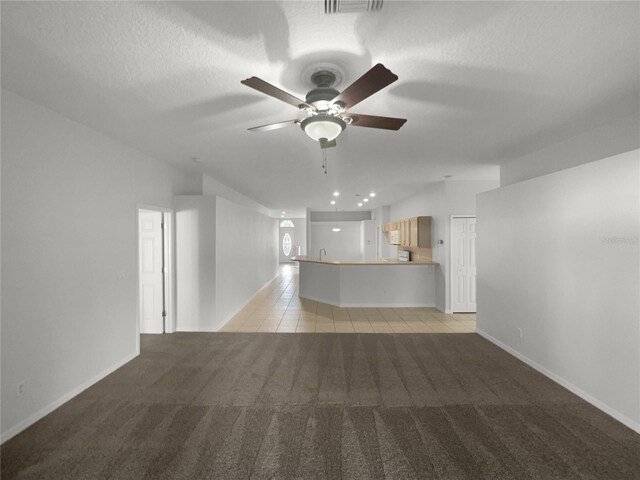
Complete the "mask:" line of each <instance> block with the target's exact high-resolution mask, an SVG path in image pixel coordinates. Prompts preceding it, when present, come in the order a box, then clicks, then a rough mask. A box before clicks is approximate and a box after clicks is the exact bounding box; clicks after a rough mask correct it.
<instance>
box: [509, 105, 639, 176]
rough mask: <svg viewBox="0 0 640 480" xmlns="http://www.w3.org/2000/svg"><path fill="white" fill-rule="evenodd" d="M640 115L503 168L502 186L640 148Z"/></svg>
mask: <svg viewBox="0 0 640 480" xmlns="http://www.w3.org/2000/svg"><path fill="white" fill-rule="evenodd" d="M639 131H640V117H639V116H638V115H637V114H634V115H630V116H628V117H625V118H621V119H619V120H617V121H616V122H612V123H609V124H606V125H601V126H599V127H597V128H594V129H591V130H589V131H586V132H583V133H581V134H579V135H575V136H574V137H571V138H569V139H565V140H563V141H561V142H558V143H555V144H553V145H549V146H548V147H547V148H543V149H542V150H538V151H536V152H533V153H530V154H528V155H524V156H522V157H520V158H517V159H515V160H512V161H510V162H506V163H504V164H503V165H501V166H500V184H501V185H503V186H505V185H511V184H512V183H516V182H521V181H522V180H526V179H528V178H535V177H539V176H540V175H546V174H548V173H552V172H557V171H560V170H563V169H565V168H570V167H575V166H577V165H581V164H583V163H588V162H592V161H594V160H599V159H602V158H606V157H610V156H612V155H617V154H619V153H623V152H628V151H630V150H635V149H637V148H639V147H640V135H638V132H639Z"/></svg>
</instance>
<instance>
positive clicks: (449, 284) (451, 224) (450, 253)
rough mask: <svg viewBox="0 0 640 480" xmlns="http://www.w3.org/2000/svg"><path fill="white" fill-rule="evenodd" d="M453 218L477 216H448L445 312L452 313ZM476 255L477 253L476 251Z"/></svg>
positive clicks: (474, 216) (472, 215)
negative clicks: (447, 297)
mask: <svg viewBox="0 0 640 480" xmlns="http://www.w3.org/2000/svg"><path fill="white" fill-rule="evenodd" d="M454 218H476V219H477V218H478V217H477V216H476V214H475V213H470V214H468V215H451V216H450V217H449V262H448V266H449V281H448V282H447V288H448V290H449V295H448V296H449V308H448V311H447V312H445V313H453V301H452V300H451V294H452V293H453V241H452V240H451V238H452V236H453V235H452V232H453V219H454ZM476 255H477V253H476Z"/></svg>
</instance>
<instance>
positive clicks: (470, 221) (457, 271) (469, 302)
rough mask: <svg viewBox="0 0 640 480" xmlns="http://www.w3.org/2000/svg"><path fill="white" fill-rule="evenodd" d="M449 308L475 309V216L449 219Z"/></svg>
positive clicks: (456, 309) (460, 310)
mask: <svg viewBox="0 0 640 480" xmlns="http://www.w3.org/2000/svg"><path fill="white" fill-rule="evenodd" d="M451 310H452V311H454V312H475V311H476V218H475V217H464V218H460V217H455V218H452V219H451Z"/></svg>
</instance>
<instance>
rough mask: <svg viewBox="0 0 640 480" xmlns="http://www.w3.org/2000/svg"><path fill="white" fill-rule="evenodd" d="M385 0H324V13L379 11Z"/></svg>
mask: <svg viewBox="0 0 640 480" xmlns="http://www.w3.org/2000/svg"><path fill="white" fill-rule="evenodd" d="M383 1H384V0H324V13H327V14H331V13H359V12H379V11H380V10H382V2H383Z"/></svg>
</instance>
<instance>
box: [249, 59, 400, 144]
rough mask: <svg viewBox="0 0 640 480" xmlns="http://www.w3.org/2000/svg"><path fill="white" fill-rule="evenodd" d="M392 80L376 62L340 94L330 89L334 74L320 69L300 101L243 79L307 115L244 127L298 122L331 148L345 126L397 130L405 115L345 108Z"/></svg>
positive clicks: (267, 85)
mask: <svg viewBox="0 0 640 480" xmlns="http://www.w3.org/2000/svg"><path fill="white" fill-rule="evenodd" d="M396 80H398V76H397V75H396V74H394V73H393V72H392V71H391V70H389V69H388V68H386V67H385V66H384V65H382V64H381V63H378V64H377V65H375V66H374V67H373V68H372V69H371V70H369V71H368V72H367V73H365V74H364V75H363V76H361V77H360V78H359V79H358V80H356V81H355V82H353V83H352V84H351V85H350V86H348V87H347V88H346V89H345V90H343V91H342V93H340V92H338V91H337V90H336V89H334V88H332V86H333V84H334V83H335V81H336V75H335V73H334V72H332V71H331V70H320V71H317V72H315V73H314V74H313V75H311V81H312V82H313V84H314V85H315V88H313V89H312V90H310V91H309V93H307V96H306V98H305V101H302V100H300V99H299V98H296V97H294V96H293V95H291V94H290V93H287V92H285V91H284V90H280V89H279V88H277V87H274V86H273V85H271V84H270V83H267V82H265V81H264V80H262V79H260V78H258V77H251V78H247V79H246V80H242V82H240V83H242V84H243V85H246V86H247V87H251V88H254V89H255V90H258V91H259V92H262V93H264V94H266V95H270V96H272V97H274V98H277V99H278V100H282V101H283V102H286V103H288V104H290V105H293V106H294V107H296V108H299V109H300V110H302V111H303V112H305V113H306V114H307V117H305V118H303V119H301V120H298V119H294V120H287V121H284V122H278V123H271V124H269V125H261V126H259V127H253V128H249V129H248V130H250V131H252V132H265V131H268V130H275V129H277V128H283V127H287V126H289V125H300V127H301V128H302V130H304V132H305V133H306V134H307V135H308V136H309V137H310V138H312V139H313V140H316V141H317V142H320V148H329V147H335V146H336V138H337V137H338V135H340V134H341V133H342V131H343V130H344V129H345V128H346V127H347V125H353V126H356V127H370V128H381V129H384V130H399V129H400V127H402V125H404V123H405V122H406V121H407V120H406V119H405V118H391V117H378V116H373V115H361V114H359V113H351V112H348V111H347V110H348V109H350V108H351V107H353V106H355V105H357V104H358V103H360V102H361V101H362V100H364V99H365V98H368V97H370V96H371V95H373V94H374V93H376V92H377V91H379V90H382V89H383V88H384V87H386V86H388V85H390V84H392V83H393V82H395V81H396Z"/></svg>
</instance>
